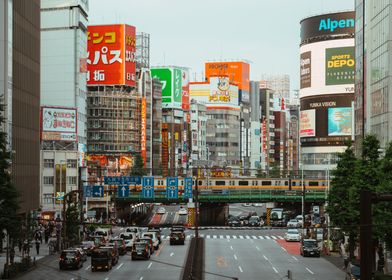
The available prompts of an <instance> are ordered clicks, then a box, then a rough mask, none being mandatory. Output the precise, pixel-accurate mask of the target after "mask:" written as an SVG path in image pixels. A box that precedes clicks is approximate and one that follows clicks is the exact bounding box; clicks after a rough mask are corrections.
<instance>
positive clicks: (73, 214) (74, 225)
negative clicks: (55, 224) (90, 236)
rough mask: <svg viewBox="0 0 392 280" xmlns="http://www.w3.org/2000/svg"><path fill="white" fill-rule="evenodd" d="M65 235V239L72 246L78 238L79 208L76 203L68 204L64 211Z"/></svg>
mask: <svg viewBox="0 0 392 280" xmlns="http://www.w3.org/2000/svg"><path fill="white" fill-rule="evenodd" d="M66 217H67V220H66V223H67V228H66V233H65V234H66V236H67V241H68V242H69V244H70V245H71V246H72V245H74V244H76V243H77V242H78V240H79V224H80V223H79V221H80V220H79V210H78V205H77V204H76V203H70V204H68V207H67V211H66Z"/></svg>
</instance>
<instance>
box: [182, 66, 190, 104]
mask: <svg viewBox="0 0 392 280" xmlns="http://www.w3.org/2000/svg"><path fill="white" fill-rule="evenodd" d="M182 109H183V110H186V111H188V110H189V71H188V70H187V69H182Z"/></svg>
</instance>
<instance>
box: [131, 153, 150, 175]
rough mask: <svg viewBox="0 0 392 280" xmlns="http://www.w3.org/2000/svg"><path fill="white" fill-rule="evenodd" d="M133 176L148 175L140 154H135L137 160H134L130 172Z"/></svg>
mask: <svg viewBox="0 0 392 280" xmlns="http://www.w3.org/2000/svg"><path fill="white" fill-rule="evenodd" d="M130 175H132V176H145V175H147V171H146V169H145V168H144V160H143V158H142V157H141V156H140V154H136V155H135V160H134V162H133V166H132V169H131V172H130Z"/></svg>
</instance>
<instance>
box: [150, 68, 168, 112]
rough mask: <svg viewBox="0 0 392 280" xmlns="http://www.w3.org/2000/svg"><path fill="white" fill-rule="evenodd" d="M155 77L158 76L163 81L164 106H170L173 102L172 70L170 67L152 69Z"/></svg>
mask: <svg viewBox="0 0 392 280" xmlns="http://www.w3.org/2000/svg"><path fill="white" fill-rule="evenodd" d="M151 75H152V77H153V78H158V79H159V80H160V81H161V83H162V107H164V108H165V107H168V106H169V104H170V103H171V102H172V71H171V70H170V69H168V68H156V69H151Z"/></svg>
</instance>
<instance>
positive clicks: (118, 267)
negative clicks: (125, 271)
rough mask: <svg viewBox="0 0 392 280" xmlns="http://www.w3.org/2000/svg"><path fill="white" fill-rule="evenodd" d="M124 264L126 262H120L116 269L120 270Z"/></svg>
mask: <svg viewBox="0 0 392 280" xmlns="http://www.w3.org/2000/svg"><path fill="white" fill-rule="evenodd" d="M123 265H124V263H120V265H119V266H117V267H116V269H117V270H119V269H120V268H121V267H122V266H123Z"/></svg>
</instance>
